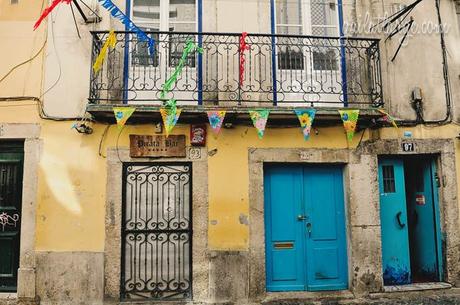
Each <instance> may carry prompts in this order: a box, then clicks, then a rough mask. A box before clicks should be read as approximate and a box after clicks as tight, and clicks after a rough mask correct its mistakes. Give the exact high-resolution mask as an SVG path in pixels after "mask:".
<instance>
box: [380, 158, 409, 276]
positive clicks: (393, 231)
mask: <svg viewBox="0 0 460 305" xmlns="http://www.w3.org/2000/svg"><path fill="white" fill-rule="evenodd" d="M379 189H380V222H381V231H382V260H383V262H382V264H383V280H384V283H385V285H401V284H409V283H410V281H411V275H410V273H411V266H410V264H411V262H410V255H409V234H408V229H409V226H408V223H407V209H406V190H405V182H404V164H403V161H402V160H400V159H388V158H382V159H380V160H379Z"/></svg>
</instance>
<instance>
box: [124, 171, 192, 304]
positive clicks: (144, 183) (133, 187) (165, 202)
mask: <svg viewBox="0 0 460 305" xmlns="http://www.w3.org/2000/svg"><path fill="white" fill-rule="evenodd" d="M123 177H124V187H123V227H122V275H121V298H122V299H125V300H126V299H129V300H136V299H189V298H191V293H192V256H191V253H192V252H191V250H192V223H191V220H192V219H191V165H189V164H177V163H175V164H139V163H132V164H125V166H124V175H123Z"/></svg>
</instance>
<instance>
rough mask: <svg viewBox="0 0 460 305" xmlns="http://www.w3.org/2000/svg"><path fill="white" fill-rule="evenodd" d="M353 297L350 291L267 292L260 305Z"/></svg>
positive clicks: (348, 298)
mask: <svg viewBox="0 0 460 305" xmlns="http://www.w3.org/2000/svg"><path fill="white" fill-rule="evenodd" d="M354 298H355V296H354V295H353V293H352V292H351V291H350V290H338V291H315V292H310V291H295V292H294V291H292V292H268V293H267V294H266V296H265V298H264V299H263V301H262V302H261V304H278V302H280V304H281V303H283V302H289V303H291V302H292V301H301V300H309V301H313V300H326V301H327V300H337V299H340V300H350V299H354ZM283 304H284V303H283Z"/></svg>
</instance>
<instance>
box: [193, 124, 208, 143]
mask: <svg viewBox="0 0 460 305" xmlns="http://www.w3.org/2000/svg"><path fill="white" fill-rule="evenodd" d="M190 144H192V145H193V146H205V145H206V125H204V124H200V125H190Z"/></svg>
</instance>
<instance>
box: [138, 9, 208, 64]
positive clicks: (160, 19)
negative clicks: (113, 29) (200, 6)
mask: <svg viewBox="0 0 460 305" xmlns="http://www.w3.org/2000/svg"><path fill="white" fill-rule="evenodd" d="M198 1H199V0H198ZM196 2H197V0H133V2H132V3H133V7H132V10H131V11H132V20H133V22H134V23H136V24H137V25H138V26H139V27H140V28H141V29H143V30H144V31H149V32H158V31H160V32H196V31H197V9H196ZM150 35H152V36H153V38H154V39H155V40H156V41H157V46H156V52H155V54H156V55H155V57H154V58H152V57H151V56H149V53H148V49H147V45H146V44H145V43H136V47H135V50H134V54H133V59H132V60H133V64H135V65H142V66H146V65H153V66H155V67H156V66H158V62H159V60H158V56H167V57H168V59H169V60H168V63H169V66H170V67H174V66H176V65H177V63H178V61H179V59H180V57H181V55H182V52H183V49H184V47H185V42H186V40H187V38H188V37H187V35H174V34H170V35H160V34H150ZM187 65H188V66H192V67H194V66H195V58H194V57H190V58H189V59H188V62H187Z"/></svg>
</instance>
